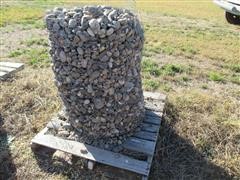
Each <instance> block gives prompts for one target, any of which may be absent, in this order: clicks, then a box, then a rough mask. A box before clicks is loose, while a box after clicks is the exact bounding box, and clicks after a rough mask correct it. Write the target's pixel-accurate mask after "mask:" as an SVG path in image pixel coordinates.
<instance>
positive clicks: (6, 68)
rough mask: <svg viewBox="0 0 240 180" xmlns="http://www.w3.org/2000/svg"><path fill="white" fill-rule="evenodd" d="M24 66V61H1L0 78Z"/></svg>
mask: <svg viewBox="0 0 240 180" xmlns="http://www.w3.org/2000/svg"><path fill="white" fill-rule="evenodd" d="M23 68H24V64H23V63H14V62H0V79H4V78H6V77H8V76H10V75H11V74H13V73H15V72H17V71H19V70H21V69H23Z"/></svg>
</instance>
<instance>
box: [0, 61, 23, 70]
mask: <svg viewBox="0 0 240 180" xmlns="http://www.w3.org/2000/svg"><path fill="white" fill-rule="evenodd" d="M0 66H2V67H11V68H15V69H18V68H21V67H23V66H24V64H23V63H15V62H0Z"/></svg>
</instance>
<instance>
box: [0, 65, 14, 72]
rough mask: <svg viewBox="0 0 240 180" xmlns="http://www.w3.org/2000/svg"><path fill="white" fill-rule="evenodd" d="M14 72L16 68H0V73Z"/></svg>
mask: <svg viewBox="0 0 240 180" xmlns="http://www.w3.org/2000/svg"><path fill="white" fill-rule="evenodd" d="M15 70H16V68H12V67H4V66H0V71H3V72H11V71H15Z"/></svg>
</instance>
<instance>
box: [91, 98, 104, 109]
mask: <svg viewBox="0 0 240 180" xmlns="http://www.w3.org/2000/svg"><path fill="white" fill-rule="evenodd" d="M93 101H94V106H95V108H96V109H101V108H103V106H104V102H103V100H102V99H97V98H96V99H94V100H93Z"/></svg>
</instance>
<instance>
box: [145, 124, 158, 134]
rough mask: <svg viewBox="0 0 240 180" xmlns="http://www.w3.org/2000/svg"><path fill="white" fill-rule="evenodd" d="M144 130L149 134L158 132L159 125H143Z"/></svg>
mask: <svg viewBox="0 0 240 180" xmlns="http://www.w3.org/2000/svg"><path fill="white" fill-rule="evenodd" d="M142 130H143V131H148V132H158V130H159V125H154V124H149V123H142Z"/></svg>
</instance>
